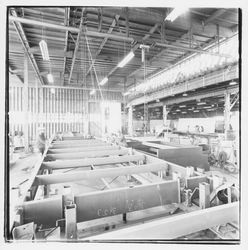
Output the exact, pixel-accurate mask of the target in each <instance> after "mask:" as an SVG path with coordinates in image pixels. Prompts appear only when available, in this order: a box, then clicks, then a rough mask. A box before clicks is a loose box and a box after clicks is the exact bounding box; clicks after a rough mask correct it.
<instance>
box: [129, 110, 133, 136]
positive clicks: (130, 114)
mask: <svg viewBox="0 0 248 250" xmlns="http://www.w3.org/2000/svg"><path fill="white" fill-rule="evenodd" d="M128 134H129V135H130V136H133V106H130V107H129V109H128Z"/></svg>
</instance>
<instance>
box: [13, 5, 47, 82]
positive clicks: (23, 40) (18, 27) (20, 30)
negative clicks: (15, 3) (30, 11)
mask: <svg viewBox="0 0 248 250" xmlns="http://www.w3.org/2000/svg"><path fill="white" fill-rule="evenodd" d="M10 12H11V15H12V16H10V18H11V17H16V18H18V17H17V13H16V11H15V10H14V9H11V10H10ZM13 25H14V27H15V30H16V32H17V34H18V37H19V39H20V41H21V43H22V45H23V48H24V50H25V52H26V54H27V56H28V59H29V60H30V63H31V65H32V67H33V69H34V71H35V73H36V75H37V78H38V79H39V81H40V83H41V85H45V83H44V81H43V79H42V77H41V75H40V71H39V67H38V65H37V62H36V60H35V57H34V55H33V54H32V53H31V52H30V49H31V48H30V45H29V42H28V39H27V37H26V34H25V31H24V29H23V27H22V24H21V23H19V22H18V21H13Z"/></svg>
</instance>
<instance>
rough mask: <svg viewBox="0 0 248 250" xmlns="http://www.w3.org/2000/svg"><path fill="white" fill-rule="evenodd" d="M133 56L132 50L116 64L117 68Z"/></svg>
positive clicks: (121, 66)
mask: <svg viewBox="0 0 248 250" xmlns="http://www.w3.org/2000/svg"><path fill="white" fill-rule="evenodd" d="M133 57H134V53H133V51H130V52H129V53H128V54H127V55H126V57H124V58H123V60H122V61H121V62H119V64H118V65H117V67H118V68H123V67H124V66H125V65H126V64H127V63H128V62H129V61H130V60H131V59H132V58H133Z"/></svg>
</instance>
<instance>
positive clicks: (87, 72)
mask: <svg viewBox="0 0 248 250" xmlns="http://www.w3.org/2000/svg"><path fill="white" fill-rule="evenodd" d="M119 18H120V15H115V17H114V20H113V22H112V24H111V25H110V27H109V29H108V31H107V33H108V34H111V33H112V31H113V29H114V27H115V26H116V24H117V22H118V20H119ZM107 41H108V37H105V38H104V39H103V41H102V43H101V44H100V46H99V48H98V50H97V52H96V53H95V56H94V59H93V61H92V62H91V65H90V67H89V68H88V70H87V71H86V75H85V77H87V75H88V74H89V72H90V71H91V69H92V67H93V65H94V63H95V61H96V58H97V56H98V55H99V54H100V53H101V51H102V49H103V47H104V45H105V44H106V42H107Z"/></svg>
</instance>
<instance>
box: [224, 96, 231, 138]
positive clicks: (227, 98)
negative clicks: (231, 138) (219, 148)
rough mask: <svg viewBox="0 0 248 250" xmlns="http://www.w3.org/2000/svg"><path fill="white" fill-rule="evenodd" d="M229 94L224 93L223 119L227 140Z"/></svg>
mask: <svg viewBox="0 0 248 250" xmlns="http://www.w3.org/2000/svg"><path fill="white" fill-rule="evenodd" d="M230 115H231V114H230V93H229V92H226V93H225V114H224V119H225V139H227V132H228V130H229V127H230Z"/></svg>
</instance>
